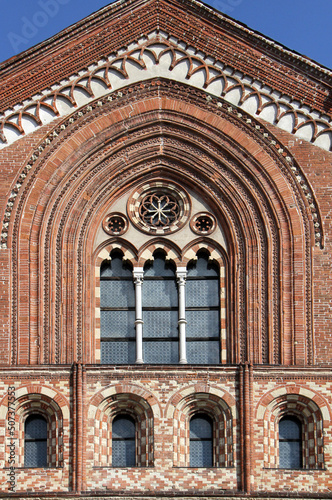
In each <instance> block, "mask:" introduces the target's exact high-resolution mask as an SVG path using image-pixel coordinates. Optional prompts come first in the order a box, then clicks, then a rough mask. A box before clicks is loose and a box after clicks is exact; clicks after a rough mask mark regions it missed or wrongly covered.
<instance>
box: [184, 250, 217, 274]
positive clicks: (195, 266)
mask: <svg viewBox="0 0 332 500" xmlns="http://www.w3.org/2000/svg"><path fill="white" fill-rule="evenodd" d="M218 275H219V272H218V268H217V265H216V264H214V263H213V262H209V260H208V257H207V256H206V255H200V256H199V257H198V259H197V260H196V262H195V261H193V262H190V264H189V265H188V276H218Z"/></svg>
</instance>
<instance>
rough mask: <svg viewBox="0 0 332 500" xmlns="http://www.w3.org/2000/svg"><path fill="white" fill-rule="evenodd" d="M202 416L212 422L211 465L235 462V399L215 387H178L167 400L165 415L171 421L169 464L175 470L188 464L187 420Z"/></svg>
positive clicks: (217, 465)
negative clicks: (171, 445) (171, 436)
mask: <svg viewBox="0 0 332 500" xmlns="http://www.w3.org/2000/svg"><path fill="white" fill-rule="evenodd" d="M201 413H204V414H205V415H206V416H208V417H209V418H210V419H211V421H212V422H213V443H214V446H213V465H214V466H215V467H232V466H233V465H234V461H235V456H234V453H235V450H234V448H235V446H234V439H235V432H234V429H235V428H236V425H237V411H236V405H235V400H234V398H233V397H232V396H230V394H228V393H226V392H224V391H222V390H220V389H219V388H216V387H213V386H209V385H204V384H200V385H198V386H191V387H186V388H182V389H180V390H179V391H177V392H176V393H175V394H173V396H172V397H171V399H170V401H169V403H168V405H167V409H166V412H165V414H166V415H167V417H169V418H171V419H172V421H173V425H174V427H173V461H174V466H176V467H188V465H189V455H190V450H189V421H190V419H191V418H192V417H193V416H194V415H195V414H201Z"/></svg>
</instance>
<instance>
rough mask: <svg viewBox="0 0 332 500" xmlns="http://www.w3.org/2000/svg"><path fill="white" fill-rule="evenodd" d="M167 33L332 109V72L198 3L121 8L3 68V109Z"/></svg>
mask: <svg viewBox="0 0 332 500" xmlns="http://www.w3.org/2000/svg"><path fill="white" fill-rule="evenodd" d="M153 30H157V31H158V30H163V31H166V32H167V33H170V34H171V35H173V36H175V37H176V38H177V39H179V40H182V41H183V43H184V44H185V45H186V46H187V47H189V46H190V47H193V48H194V49H195V50H196V51H202V52H204V54H205V55H206V56H210V57H211V58H213V59H215V60H216V61H220V62H222V63H223V64H225V65H228V64H229V65H230V66H231V67H233V68H234V67H235V68H236V69H237V70H238V71H241V72H243V73H244V74H246V75H248V76H249V77H252V78H256V79H259V80H260V81H261V82H262V84H265V85H267V86H271V87H273V88H277V89H278V91H280V92H281V93H287V95H291V97H292V98H294V99H296V100H298V101H300V102H301V103H302V104H303V103H304V104H306V105H307V106H309V107H311V108H316V109H319V110H320V111H321V112H325V113H329V112H330V110H331V106H332V100H331V89H332V83H331V82H332V80H331V72H329V71H328V70H326V69H325V68H323V67H321V66H319V65H318V64H316V63H314V62H312V61H310V60H309V59H306V58H304V57H302V56H299V55H298V54H296V53H294V52H291V51H289V50H288V49H286V48H285V47H283V46H282V45H280V44H277V43H275V42H273V41H272V40H270V39H268V38H267V37H264V36H263V35H261V34H260V33H258V32H255V31H253V30H250V29H249V28H247V27H246V26H245V25H243V24H241V23H239V22H237V21H235V20H233V19H231V18H229V17H228V16H225V15H223V14H221V13H219V12H217V11H215V10H213V9H211V8H210V7H208V6H205V5H204V4H202V3H200V2H198V1H193V0H169V1H167V2H166V1H165V0H147V1H146V0H134V1H132V0H128V1H126V2H123V1H118V2H116V3H114V4H111V5H109V6H107V7H104V8H103V9H101V10H99V11H98V12H96V13H94V14H92V15H91V16H88V17H87V18H85V19H84V20H82V21H79V22H78V23H76V24H74V25H72V26H70V27H69V28H66V29H65V30H63V31H62V32H60V33H59V34H57V35H55V36H54V37H52V38H50V39H48V40H46V41H45V42H42V43H41V44H39V45H36V46H35V47H33V48H31V49H29V50H27V51H26V52H24V53H22V54H19V55H18V56H16V57H14V58H12V59H10V60H8V61H6V62H5V63H3V64H2V65H1V66H0V81H1V83H0V110H1V111H2V112H4V111H5V110H6V109H8V108H10V107H14V106H15V105H17V104H19V103H22V102H24V101H25V100H27V99H29V98H31V97H32V96H33V95H35V94H37V93H38V92H41V91H42V90H46V89H49V88H50V87H52V86H53V85H57V84H59V82H61V81H62V80H63V79H65V78H67V77H68V76H69V75H72V74H75V73H79V72H80V71H82V70H83V69H85V68H87V67H89V66H91V65H92V64H94V63H96V62H97V61H99V60H100V59H102V58H103V57H108V56H109V55H110V54H112V53H113V52H117V51H118V50H120V49H121V47H126V46H128V45H130V44H131V43H133V42H137V41H138V40H139V39H140V38H142V36H146V35H147V34H148V33H149V32H151V31H153Z"/></svg>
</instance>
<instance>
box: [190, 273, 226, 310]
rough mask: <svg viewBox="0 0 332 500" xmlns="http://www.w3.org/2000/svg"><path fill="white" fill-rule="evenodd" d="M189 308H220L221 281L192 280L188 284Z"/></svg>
mask: <svg viewBox="0 0 332 500" xmlns="http://www.w3.org/2000/svg"><path fill="white" fill-rule="evenodd" d="M186 306H187V307H218V306H219V280H218V279H216V280H204V279H203V280H201V279H200V280H190V279H188V280H187V282H186Z"/></svg>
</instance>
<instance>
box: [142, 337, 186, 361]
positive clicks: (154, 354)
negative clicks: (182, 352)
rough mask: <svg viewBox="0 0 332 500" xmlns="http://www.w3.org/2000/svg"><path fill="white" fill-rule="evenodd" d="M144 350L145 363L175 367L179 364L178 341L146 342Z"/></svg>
mask: <svg viewBox="0 0 332 500" xmlns="http://www.w3.org/2000/svg"><path fill="white" fill-rule="evenodd" d="M143 348H144V360H145V363H151V364H165V365H173V364H176V363H178V362H179V343H178V341H177V340H174V341H170V340H160V341H157V340H154V341H146V342H144V345H143Z"/></svg>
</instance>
